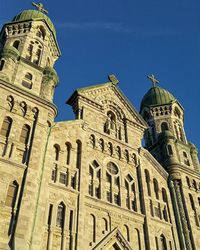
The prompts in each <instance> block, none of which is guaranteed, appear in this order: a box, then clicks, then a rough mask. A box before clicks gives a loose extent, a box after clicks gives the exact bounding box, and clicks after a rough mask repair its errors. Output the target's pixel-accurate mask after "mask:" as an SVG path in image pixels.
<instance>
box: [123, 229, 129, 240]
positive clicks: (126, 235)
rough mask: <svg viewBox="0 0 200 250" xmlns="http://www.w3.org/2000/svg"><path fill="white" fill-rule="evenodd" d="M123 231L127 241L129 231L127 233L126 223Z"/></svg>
mask: <svg viewBox="0 0 200 250" xmlns="http://www.w3.org/2000/svg"><path fill="white" fill-rule="evenodd" d="M123 231H124V235H125V239H126V240H127V241H130V233H129V228H128V226H127V225H124V230H123Z"/></svg>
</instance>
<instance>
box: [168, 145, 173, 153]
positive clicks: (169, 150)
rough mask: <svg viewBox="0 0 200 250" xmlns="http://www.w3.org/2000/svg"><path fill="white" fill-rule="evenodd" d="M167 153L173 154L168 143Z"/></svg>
mask: <svg viewBox="0 0 200 250" xmlns="http://www.w3.org/2000/svg"><path fill="white" fill-rule="evenodd" d="M167 153H168V155H173V150H172V146H171V145H170V144H168V145H167Z"/></svg>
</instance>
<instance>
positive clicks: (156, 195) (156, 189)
mask: <svg viewBox="0 0 200 250" xmlns="http://www.w3.org/2000/svg"><path fill="white" fill-rule="evenodd" d="M153 186H154V193H155V197H156V199H158V200H159V187H158V181H157V180H156V179H155V178H154V179H153Z"/></svg>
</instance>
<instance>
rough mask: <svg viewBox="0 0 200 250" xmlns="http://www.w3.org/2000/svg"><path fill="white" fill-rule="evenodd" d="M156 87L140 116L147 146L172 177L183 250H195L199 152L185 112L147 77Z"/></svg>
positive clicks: (170, 182)
mask: <svg viewBox="0 0 200 250" xmlns="http://www.w3.org/2000/svg"><path fill="white" fill-rule="evenodd" d="M148 78H149V79H150V80H151V81H152V83H153V86H152V87H151V88H150V89H149V91H148V92H147V93H146V94H145V95H144V97H143V99H142V102H141V107H140V113H141V115H142V116H143V118H144V119H145V121H146V122H147V123H148V125H149V128H148V129H147V130H146V133H145V137H144V139H145V146H146V148H147V149H148V150H149V151H150V153H151V154H152V155H153V156H154V157H155V158H156V159H157V160H158V161H159V163H160V164H161V165H162V166H163V167H164V168H165V170H166V171H167V172H168V173H169V179H168V185H169V188H170V191H171V198H172V200H173V204H176V205H174V211H175V218H176V222H177V225H178V234H179V240H180V244H181V249H185V250H193V249H196V247H195V244H194V241H195V240H197V238H195V237H196V235H198V230H199V229H198V228H199V226H200V216H199V213H198V207H199V204H200V203H199V204H198V203H197V201H198V192H200V165H199V160H198V150H197V148H196V147H195V145H194V144H192V143H190V142H189V141H188V140H187V137H186V133H185V131H184V109H183V107H182V106H181V104H180V103H179V101H178V100H177V99H176V98H175V97H174V96H173V95H172V94H171V93H170V92H168V91H167V90H165V89H163V88H161V87H160V86H158V83H159V81H158V80H157V79H156V78H155V76H154V75H150V76H148Z"/></svg>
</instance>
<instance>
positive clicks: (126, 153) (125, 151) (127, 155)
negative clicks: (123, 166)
mask: <svg viewBox="0 0 200 250" xmlns="http://www.w3.org/2000/svg"><path fill="white" fill-rule="evenodd" d="M124 158H125V160H126V162H127V163H129V152H128V150H127V149H125V150H124Z"/></svg>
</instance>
